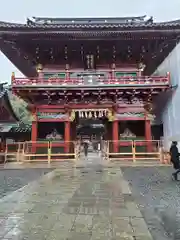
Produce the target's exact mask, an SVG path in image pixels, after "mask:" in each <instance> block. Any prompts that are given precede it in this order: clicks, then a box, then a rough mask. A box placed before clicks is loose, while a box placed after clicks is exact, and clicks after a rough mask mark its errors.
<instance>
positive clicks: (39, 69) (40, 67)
mask: <svg viewBox="0 0 180 240" xmlns="http://www.w3.org/2000/svg"><path fill="white" fill-rule="evenodd" d="M36 70H37V72H41V71H42V70H43V65H42V64H40V63H39V64H38V65H37V66H36Z"/></svg>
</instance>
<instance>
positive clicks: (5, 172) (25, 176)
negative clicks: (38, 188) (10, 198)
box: [0, 168, 51, 198]
mask: <svg viewBox="0 0 180 240" xmlns="http://www.w3.org/2000/svg"><path fill="white" fill-rule="evenodd" d="M49 171H51V169H45V168H44V169H42V168H41V169H23V171H22V170H21V169H0V198H2V197H4V196H6V195H7V194H10V193H11V192H13V191H16V190H17V189H19V188H21V187H23V186H25V185H26V184H28V183H29V182H31V181H33V180H36V179H38V178H39V177H40V176H41V175H44V174H46V173H48V172H49Z"/></svg>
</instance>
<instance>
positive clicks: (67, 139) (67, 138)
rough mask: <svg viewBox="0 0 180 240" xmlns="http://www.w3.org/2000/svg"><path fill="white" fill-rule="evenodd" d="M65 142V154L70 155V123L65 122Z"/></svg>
mask: <svg viewBox="0 0 180 240" xmlns="http://www.w3.org/2000/svg"><path fill="white" fill-rule="evenodd" d="M64 141H65V152H66V153H69V146H70V121H66V122H65V127H64Z"/></svg>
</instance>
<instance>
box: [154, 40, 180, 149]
mask: <svg viewBox="0 0 180 240" xmlns="http://www.w3.org/2000/svg"><path fill="white" fill-rule="evenodd" d="M167 72H170V76H171V83H172V84H173V85H176V84H178V85H179V86H178V88H177V89H176V90H175V92H174V94H173V96H172V98H171V99H170V100H169V102H168V104H167V105H166V107H165V108H164V110H163V115H162V122H163V125H164V147H165V148H166V149H169V145H170V141H169V140H168V139H169V138H170V137H172V136H175V135H177V134H180V44H178V45H176V47H175V48H174V49H173V51H172V52H171V53H170V54H169V55H168V57H167V58H166V59H165V60H164V61H163V62H162V64H161V65H160V66H159V67H158V68H157V70H156V71H155V73H154V74H156V75H165V74H166V73H167Z"/></svg>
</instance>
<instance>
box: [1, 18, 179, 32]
mask: <svg viewBox="0 0 180 240" xmlns="http://www.w3.org/2000/svg"><path fill="white" fill-rule="evenodd" d="M170 27H174V28H177V27H180V20H175V21H169V22H154V21H153V19H152V18H146V17H145V16H143V17H131V18H130V17H129V18H91V19H90V18H74V19H73V18H33V19H32V20H30V19H27V22H26V23H25V24H19V23H10V22H2V21H1V22H0V30H1V29H7V28H8V29H13V28H14V29H16V28H17V29H22V30H23V29H24V30H25V29H29V30H30V29H31V30H36V29H47V30H48V29H55V30H60V29H66V30H70V29H88V30H91V29H104V30H106V29H122V28H123V29H132V28H137V29H138V28H147V29H149V28H170Z"/></svg>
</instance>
